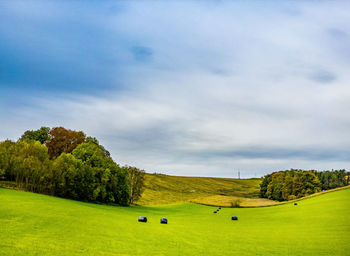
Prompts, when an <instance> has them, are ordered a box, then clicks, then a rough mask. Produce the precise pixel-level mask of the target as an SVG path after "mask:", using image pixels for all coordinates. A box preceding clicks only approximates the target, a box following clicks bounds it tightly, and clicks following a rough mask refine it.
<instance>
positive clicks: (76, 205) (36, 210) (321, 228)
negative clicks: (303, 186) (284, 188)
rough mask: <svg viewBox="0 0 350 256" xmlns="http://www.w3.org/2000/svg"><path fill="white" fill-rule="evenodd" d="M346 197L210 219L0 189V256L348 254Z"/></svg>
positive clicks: (198, 212) (349, 194)
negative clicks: (163, 220)
mask: <svg viewBox="0 0 350 256" xmlns="http://www.w3.org/2000/svg"><path fill="white" fill-rule="evenodd" d="M349 199H350V189H344V190H339V191H335V192H331V193H327V194H322V195H319V196H316V197H312V198H308V199H305V200H302V201H299V202H298V205H296V206H295V205H294V204H293V203H288V204H284V205H278V206H270V207H260V208H223V209H221V210H220V211H219V212H218V213H217V214H214V213H213V211H214V210H215V209H217V208H216V207H210V206H204V205H198V204H191V203H180V204H172V205H165V206H133V207H119V206H109V205H98V204H93V203H84V202H78V201H72V200H67V199H62V198H56V197H50V196H46V195H40V194H34V193H29V192H22V191H15V190H10V189H0V201H1V204H0V255H318V256H319V255H349V254H350V203H349ZM140 215H144V216H147V218H148V220H149V221H148V223H139V222H137V219H138V217H139V216H140ZM233 215H236V216H238V218H239V220H238V221H232V220H231V216H233ZM161 217H166V218H168V221H169V224H167V225H162V224H160V223H159V220H160V218H161Z"/></svg>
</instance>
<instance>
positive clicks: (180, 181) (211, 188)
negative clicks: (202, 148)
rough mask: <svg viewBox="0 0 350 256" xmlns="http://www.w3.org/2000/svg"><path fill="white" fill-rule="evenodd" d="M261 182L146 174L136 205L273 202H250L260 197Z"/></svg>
mask: <svg viewBox="0 0 350 256" xmlns="http://www.w3.org/2000/svg"><path fill="white" fill-rule="evenodd" d="M261 181H262V179H228V178H227V179H225V178H206V177H181V176H169V175H163V174H146V178H145V187H146V189H145V191H144V193H143V195H142V198H141V199H140V200H139V201H138V202H136V203H137V204H139V205H161V204H169V203H177V202H190V201H191V202H196V203H203V204H212V205H220V204H218V203H220V202H221V203H223V204H221V205H225V206H229V205H230V203H231V202H232V201H235V200H236V199H237V198H240V199H241V200H242V203H243V204H244V203H247V202H253V201H254V202H256V201H258V202H259V203H261V204H264V203H266V201H267V203H268V202H271V201H270V200H265V199H254V200H247V199H245V198H257V197H258V196H259V189H260V186H259V185H260V183H261ZM272 203H273V201H272Z"/></svg>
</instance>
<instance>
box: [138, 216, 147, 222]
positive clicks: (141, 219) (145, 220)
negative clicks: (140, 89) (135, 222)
mask: <svg viewBox="0 0 350 256" xmlns="http://www.w3.org/2000/svg"><path fill="white" fill-rule="evenodd" d="M139 222H147V217H145V216H140V217H139Z"/></svg>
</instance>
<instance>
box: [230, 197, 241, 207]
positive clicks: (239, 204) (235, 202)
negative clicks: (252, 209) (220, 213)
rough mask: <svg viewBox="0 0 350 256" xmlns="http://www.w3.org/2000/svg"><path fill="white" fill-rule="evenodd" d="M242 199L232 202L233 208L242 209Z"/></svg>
mask: <svg viewBox="0 0 350 256" xmlns="http://www.w3.org/2000/svg"><path fill="white" fill-rule="evenodd" d="M241 202H242V200H241V199H235V200H234V201H232V202H231V208H240V207H241Z"/></svg>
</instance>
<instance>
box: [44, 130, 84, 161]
mask: <svg viewBox="0 0 350 256" xmlns="http://www.w3.org/2000/svg"><path fill="white" fill-rule="evenodd" d="M84 140H85V134H84V133H83V132H77V131H72V130H68V129H65V128H63V127H55V128H52V129H51V131H50V139H49V140H48V141H47V142H46V146H47V149H48V151H49V156H50V158H51V159H55V158H57V157H58V156H59V155H61V154H62V153H71V152H72V151H73V150H74V149H75V148H76V147H77V146H78V145H79V144H81V143H83V142H84Z"/></svg>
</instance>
